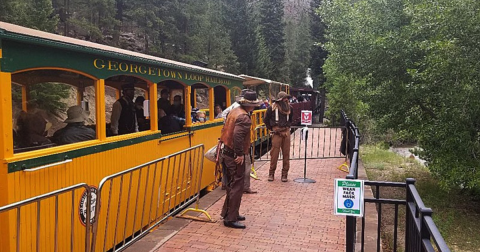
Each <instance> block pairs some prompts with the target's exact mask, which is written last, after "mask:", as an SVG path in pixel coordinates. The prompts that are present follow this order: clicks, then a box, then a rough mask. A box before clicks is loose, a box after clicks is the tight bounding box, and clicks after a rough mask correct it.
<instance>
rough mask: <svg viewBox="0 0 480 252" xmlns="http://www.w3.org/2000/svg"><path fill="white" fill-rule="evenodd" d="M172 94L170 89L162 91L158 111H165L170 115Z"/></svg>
mask: <svg viewBox="0 0 480 252" xmlns="http://www.w3.org/2000/svg"><path fill="white" fill-rule="evenodd" d="M169 94H170V92H169V91H168V89H166V88H165V89H162V91H161V92H160V99H158V101H157V107H158V109H159V110H160V109H163V111H165V113H167V114H170V101H169V100H168V96H169Z"/></svg>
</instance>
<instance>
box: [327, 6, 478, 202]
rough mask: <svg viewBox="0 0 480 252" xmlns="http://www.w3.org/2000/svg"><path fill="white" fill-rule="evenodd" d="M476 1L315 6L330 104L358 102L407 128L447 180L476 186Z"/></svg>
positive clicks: (363, 110) (383, 123)
mask: <svg viewBox="0 0 480 252" xmlns="http://www.w3.org/2000/svg"><path fill="white" fill-rule="evenodd" d="M479 8H480V2H478V1H475V0H467V1H462V0H438V1H434V2H432V1H426V0H415V1H413V0H403V1H374V0H359V1H356V2H355V3H353V4H352V2H351V1H350V0H336V1H325V2H324V3H322V5H321V8H320V13H321V16H322V18H324V20H325V23H326V25H327V27H328V37H327V39H328V42H327V44H326V47H327V49H328V51H329V58H328V59H327V61H326V64H325V72H326V75H327V77H328V79H327V83H328V85H327V86H328V87H329V91H330V94H329V95H330V96H329V98H330V100H329V101H330V102H331V103H330V104H331V105H332V104H337V105H336V106H340V105H342V103H346V102H347V103H349V104H354V105H355V104H356V105H355V106H349V109H351V110H353V111H350V112H349V111H347V112H348V113H349V114H357V115H368V116H369V117H371V118H373V119H375V121H376V125H377V129H379V130H382V131H386V130H388V129H393V130H394V131H396V132H406V133H407V134H408V135H409V136H410V137H411V138H413V139H417V140H418V144H419V146H420V147H421V148H422V151H421V152H420V154H421V157H423V158H424V159H425V160H426V161H427V163H428V168H429V169H430V171H431V172H432V173H433V174H434V175H436V176H437V177H438V178H439V179H440V180H441V182H442V183H443V185H444V186H445V187H457V186H461V187H463V188H466V189H471V190H476V191H477V193H478V191H480V170H479V169H478V168H477V167H479V166H480V161H479V158H478V157H479V155H480V144H479V136H480V123H478V122H479V121H480V113H479V112H480V102H479V99H478V98H477V97H478V96H479V95H480V83H479V75H480V71H479V67H478V62H480V56H479V55H480V54H479V50H480V49H479V47H478V46H477V45H478V43H480V35H479V34H480V33H479V28H478V25H477V24H478V22H479V21H480V16H479V15H478V14H477V13H476V11H475V10H478V9H479ZM347 84H348V85H350V87H351V88H348V89H345V88H342V87H344V86H345V85H347ZM362 104H363V105H364V106H362Z"/></svg>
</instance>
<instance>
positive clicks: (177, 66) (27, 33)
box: [0, 22, 244, 86]
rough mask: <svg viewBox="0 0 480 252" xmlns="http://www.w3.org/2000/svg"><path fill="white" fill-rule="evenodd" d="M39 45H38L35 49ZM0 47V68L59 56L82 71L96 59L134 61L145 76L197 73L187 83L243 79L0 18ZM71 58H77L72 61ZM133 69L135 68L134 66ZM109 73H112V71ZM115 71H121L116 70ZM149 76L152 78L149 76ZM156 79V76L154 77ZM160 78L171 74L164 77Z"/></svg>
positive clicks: (236, 82) (42, 64)
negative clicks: (40, 29) (194, 77)
mask: <svg viewBox="0 0 480 252" xmlns="http://www.w3.org/2000/svg"><path fill="white" fill-rule="evenodd" d="M32 45H33V46H32ZM39 47H40V48H41V49H39ZM0 48H1V49H2V51H3V59H2V61H1V62H0V63H1V69H2V71H7V72H14V71H19V70H23V69H27V68H29V67H30V68H34V67H50V65H52V66H53V67H54V66H55V64H56V63H55V60H60V61H61V62H59V63H58V64H61V63H63V65H62V66H65V65H66V66H68V67H70V68H72V69H79V70H83V71H84V72H86V73H89V74H91V73H92V72H95V71H97V70H99V69H100V68H98V67H97V66H98V65H95V67H96V68H97V69H94V68H93V67H92V66H91V65H92V64H96V63H98V62H99V61H100V62H103V63H104V64H107V63H108V64H110V63H111V61H114V63H113V64H117V65H116V68H117V70H118V67H119V65H118V64H120V69H121V66H122V65H121V64H123V63H124V62H125V63H124V64H125V65H128V64H130V66H131V67H133V65H132V64H139V65H135V67H139V68H140V69H142V67H144V68H143V69H144V71H143V72H145V73H143V72H142V74H144V75H145V77H148V75H152V76H155V75H154V74H152V73H154V72H152V71H153V70H152V69H151V68H155V70H158V76H155V77H160V76H161V71H163V70H164V69H168V70H169V71H179V72H177V74H180V76H181V77H182V79H183V76H184V75H187V74H192V73H195V74H200V75H199V76H200V77H201V78H202V79H201V80H199V79H196V80H193V79H187V80H186V81H185V82H186V83H187V84H192V83H194V82H205V83H207V84H212V85H213V86H215V85H227V86H228V85H233V86H239V85H241V83H242V81H243V80H244V79H243V78H242V77H239V76H237V75H234V74H230V73H226V72H221V71H217V70H212V69H208V68H203V67H199V66H195V65H191V64H186V63H181V62H177V61H173V60H169V59H164V58H160V57H155V56H151V55H147V54H142V53H137V52H132V51H128V50H124V49H120V48H116V47H111V46H106V45H101V44H97V43H93V42H89V41H84V40H80V39H74V38H70V37H65V36H61V35H57V34H52V33H48V32H42V31H38V30H34V29H30V28H26V27H22V26H18V25H13V24H9V23H4V22H0ZM42 51H43V52H42ZM32 53H33V55H32ZM52 55H54V56H52ZM69 57H70V58H72V59H71V60H70V61H69V60H68V59H67V58H69ZM63 58H65V59H63ZM26 59H27V60H26ZM74 60H76V61H78V62H75V61H74ZM93 60H97V62H96V63H94V62H93ZM27 61H30V64H27V63H26V62H27ZM36 61H38V62H36ZM52 62H53V63H52ZM82 63H83V64H89V65H90V66H89V67H88V68H87V67H85V66H83V67H82V66H81V65H80V64H82ZM49 64H50V65H49ZM110 67H111V66H110ZM100 70H101V69H100ZM109 70H111V69H109ZM135 70H136V71H137V68H135ZM147 70H148V73H147ZM130 72H132V70H130ZM95 73H96V74H92V75H94V76H97V77H104V76H102V75H108V74H107V73H98V71H97V72H95ZM172 73H173V72H172ZM109 74H110V75H112V73H109ZM116 74H121V73H120V72H118V73H116ZM202 76H203V77H202ZM200 77H198V78H200ZM211 77H219V78H223V79H227V80H229V81H226V80H222V79H216V78H215V79H213V78H211ZM204 78H206V79H207V80H205V79H204ZM147 79H148V78H147ZM150 79H155V78H153V77H152V78H150ZM157 79H158V78H156V79H155V80H157ZM164 79H175V78H168V77H165V78H164ZM177 79H178V76H177Z"/></svg>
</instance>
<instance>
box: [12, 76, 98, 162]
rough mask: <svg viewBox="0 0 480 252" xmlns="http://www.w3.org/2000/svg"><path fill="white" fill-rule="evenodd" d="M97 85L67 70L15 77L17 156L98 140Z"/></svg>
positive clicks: (15, 147)
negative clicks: (91, 109)
mask: <svg viewBox="0 0 480 252" xmlns="http://www.w3.org/2000/svg"><path fill="white" fill-rule="evenodd" d="M94 83H95V81H94V80H93V79H91V78H90V77H87V76H85V75H82V74H79V73H77V72H70V71H68V70H58V69H37V70H27V71H22V72H19V73H14V74H12V85H11V88H12V89H11V90H12V129H13V150H14V154H17V153H22V152H28V151H33V150H38V149H45V148H50V147H54V146H60V145H66V144H73V143H78V142H83V141H89V140H94V139H96V128H95V127H96V119H97V118H96V114H95V113H90V111H89V109H90V108H91V107H93V108H95V87H94ZM82 105H83V106H82Z"/></svg>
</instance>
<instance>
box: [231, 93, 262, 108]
mask: <svg viewBox="0 0 480 252" xmlns="http://www.w3.org/2000/svg"><path fill="white" fill-rule="evenodd" d="M237 102H238V103H239V104H240V105H242V106H250V107H257V106H260V105H261V104H262V101H261V100H259V99H257V93H255V92H254V91H247V92H245V94H244V95H243V97H242V98H240V99H239V100H238V101H237Z"/></svg>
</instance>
